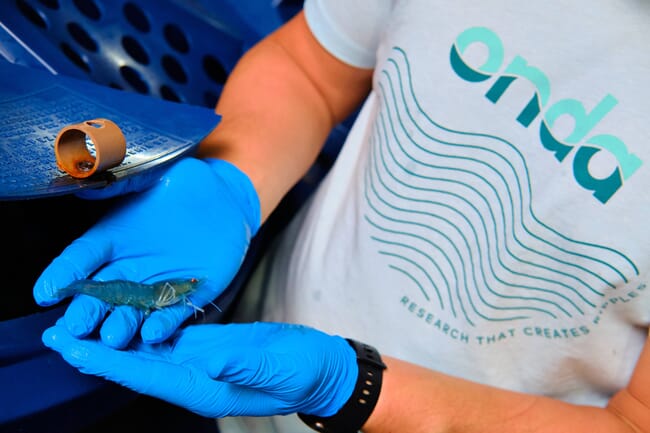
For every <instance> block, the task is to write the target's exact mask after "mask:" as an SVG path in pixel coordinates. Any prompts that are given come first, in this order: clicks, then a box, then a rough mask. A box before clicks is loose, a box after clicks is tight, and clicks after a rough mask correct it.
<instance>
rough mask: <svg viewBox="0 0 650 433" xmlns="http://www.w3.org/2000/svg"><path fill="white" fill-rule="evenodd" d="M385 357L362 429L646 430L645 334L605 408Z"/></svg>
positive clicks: (377, 432)
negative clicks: (628, 375) (624, 381)
mask: <svg viewBox="0 0 650 433" xmlns="http://www.w3.org/2000/svg"><path fill="white" fill-rule="evenodd" d="M384 358H385V359H384V361H385V362H386V364H387V365H388V369H387V370H386V371H385V373H384V384H383V386H382V391H381V394H380V398H379V401H378V403H377V406H376V407H375V410H374V412H373V414H372V416H371V417H370V419H369V420H368V422H366V424H365V426H364V429H363V431H364V432H365V433H384V432H391V433H397V432H408V433H420V432H427V433H452V432H453V433H455V432H463V433H474V432H476V433H479V432H480V433H492V432H494V433H519V432H526V433H558V432H571V433H582V432H584V433H648V432H650V423H649V422H650V338H649V339H648V341H646V344H645V348H644V351H643V353H642V354H641V357H640V358H639V361H638V363H637V366H636V369H635V370H634V374H633V377H632V379H631V380H630V383H629V384H628V386H627V388H626V389H625V390H623V391H621V392H619V393H618V394H616V396H615V397H614V398H613V399H612V400H611V402H610V404H609V406H608V407H607V408H597V407H591V406H577V405H572V404H568V403H564V402H561V401H558V400H553V399H550V398H545V397H538V396H533V395H528V394H522V393H517V392H511V391H506V390H502V389H498V388H494V387H490V386H485V385H480V384H477V383H473V382H469V381H466V380H463V379H459V378H455V377H450V376H447V375H444V374H440V373H436V372H434V371H431V370H427V369H425V368H422V367H419V366H415V365H413V364H409V363H406V362H403V361H399V360H397V359H393V358H387V357H384Z"/></svg>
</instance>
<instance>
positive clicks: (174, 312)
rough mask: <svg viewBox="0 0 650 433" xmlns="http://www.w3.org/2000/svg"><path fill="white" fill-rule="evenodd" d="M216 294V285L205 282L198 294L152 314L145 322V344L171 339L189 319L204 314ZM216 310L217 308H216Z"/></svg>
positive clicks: (143, 334)
mask: <svg viewBox="0 0 650 433" xmlns="http://www.w3.org/2000/svg"><path fill="white" fill-rule="evenodd" d="M214 293H216V290H215V287H214V283H212V282H211V281H205V282H203V283H202V284H201V286H200V288H199V290H197V292H196V293H193V294H192V295H190V296H188V297H187V299H185V300H184V301H181V302H179V303H177V304H175V305H171V306H169V307H165V308H164V309H161V310H157V311H154V312H152V313H151V314H150V315H149V317H147V318H146V319H145V320H144V323H143V324H142V329H141V330H140V335H141V337H142V340H143V341H144V342H145V343H160V342H161V341H164V340H166V339H167V338H169V337H170V336H171V335H172V334H173V333H174V332H175V331H176V329H178V327H179V326H180V325H181V324H182V323H183V322H184V321H185V320H187V319H188V318H189V317H191V316H193V315H197V314H203V313H204V308H205V307H206V306H207V305H208V304H210V302H212V300H211V297H214V295H213V294H214ZM215 308H216V307H215Z"/></svg>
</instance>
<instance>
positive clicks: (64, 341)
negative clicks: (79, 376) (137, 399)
mask: <svg viewBox="0 0 650 433" xmlns="http://www.w3.org/2000/svg"><path fill="white" fill-rule="evenodd" d="M42 340H43V343H44V344H45V345H46V346H47V347H49V348H51V349H53V350H56V351H57V352H59V353H60V354H61V356H62V357H63V358H64V359H65V360H66V362H68V363H69V364H71V365H72V366H74V367H76V368H77V369H79V371H81V372H82V373H85V374H92V375H96V376H101V377H104V378H106V379H108V380H111V381H113V382H116V383H118V384H120V385H122V386H125V387H127V388H129V389H131V390H133V391H135V392H138V393H142V394H147V395H150V396H152V397H156V398H160V399H163V400H166V401H168V402H170V403H172V404H175V405H178V406H182V407H185V408H187V409H189V410H192V411H194V412H196V413H198V414H201V415H203V416H209V417H219V416H225V415H226V414H227V412H226V411H224V410H223V408H221V409H220V408H219V403H220V402H221V403H223V404H226V407H228V406H230V405H231V404H233V403H232V401H233V399H232V398H231V397H232V396H233V395H232V390H230V389H229V388H231V387H230V386H229V385H227V384H222V383H219V382H216V381H212V380H211V379H209V378H208V377H207V376H206V375H205V373H202V372H201V371H200V370H197V369H192V368H189V367H185V366H182V365H177V364H173V363H170V362H168V361H166V360H164V359H162V358H161V359H158V358H157V357H156V356H155V352H148V353H147V354H146V355H145V356H141V353H140V352H138V351H124V350H115V349H111V348H109V347H107V346H106V345H104V344H102V343H98V342H96V341H91V340H78V339H76V338H74V337H73V336H71V335H70V334H68V333H67V332H66V330H65V329H64V328H62V327H60V326H56V325H55V326H53V327H51V328H48V329H46V330H45V331H44V332H43V336H42ZM206 396H210V398H209V401H208V403H206V400H208V399H206Z"/></svg>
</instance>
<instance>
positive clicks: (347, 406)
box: [298, 339, 386, 433]
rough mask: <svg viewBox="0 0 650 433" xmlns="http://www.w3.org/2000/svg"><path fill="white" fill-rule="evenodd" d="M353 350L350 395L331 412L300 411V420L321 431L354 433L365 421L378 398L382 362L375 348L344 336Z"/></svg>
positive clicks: (383, 365) (325, 432)
mask: <svg viewBox="0 0 650 433" xmlns="http://www.w3.org/2000/svg"><path fill="white" fill-rule="evenodd" d="M346 340H347V342H348V344H349V345H350V347H352V349H353V350H354V351H355V353H356V361H357V368H358V373H357V379H356V383H355V386H354V389H353V391H352V394H351V396H350V397H349V398H348V400H347V401H346V402H345V403H344V404H343V406H342V407H341V408H340V409H339V410H338V412H336V413H335V414H334V415H331V416H325V417H319V416H314V415H307V414H303V413H299V414H298V416H299V417H300V419H301V420H302V421H303V422H304V423H305V424H307V425H308V426H309V427H311V428H312V429H313V430H315V431H318V432H322V433H356V432H357V431H358V430H360V429H361V427H362V426H363V425H364V424H365V423H366V421H367V420H368V418H369V417H370V415H371V414H372V412H373V409H374V408H375V405H376V403H377V401H378V399H379V394H380V391H381V385H382V376H383V370H384V369H386V365H385V364H384V363H383V361H382V359H381V356H380V355H379V352H377V350H376V349H375V348H374V347H372V346H370V345H367V344H365V343H360V342H358V341H355V340H352V339H346Z"/></svg>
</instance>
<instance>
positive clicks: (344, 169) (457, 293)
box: [258, 0, 650, 406]
mask: <svg viewBox="0 0 650 433" xmlns="http://www.w3.org/2000/svg"><path fill="white" fill-rule="evenodd" d="M305 12H306V16H307V19H308V23H309V25H310V27H311V28H312V30H313V31H314V33H315V35H316V37H317V38H318V39H319V40H320V42H321V43H322V44H323V45H324V47H325V48H326V49H327V50H329V51H330V52H331V53H333V54H334V55H335V56H337V57H338V58H340V59H341V60H343V61H345V62H347V63H350V64H353V65H356V66H361V67H373V66H375V65H376V66H375V72H374V80H373V90H372V93H371V95H370V96H369V98H368V100H367V102H366V103H365V105H364V106H363V109H362V110H361V112H360V114H359V116H358V118H357V121H356V122H355V124H354V126H353V128H352V130H351V132H350V134H349V136H348V138H347V140H346V143H345V145H344V147H343V149H342V151H341V153H340V155H339V157H338V159H337V161H336V163H335V165H334V167H333V168H332V170H331V171H330V172H329V173H328V175H327V177H326V179H325V180H324V181H323V183H322V184H321V185H320V187H319V188H318V190H317V192H316V193H315V195H314V196H313V197H312V198H311V200H310V201H309V202H308V204H307V205H306V206H305V207H304V208H303V209H302V210H301V212H300V213H299V215H297V217H296V218H295V219H294V220H293V221H292V223H291V225H290V226H289V228H288V229H287V230H286V233H284V235H283V237H282V239H281V241H280V242H279V243H278V245H277V246H276V248H275V249H274V251H273V254H272V255H271V256H269V258H268V260H267V261H266V263H265V265H266V268H265V271H266V272H267V274H266V275H265V281H264V283H265V284H266V287H265V290H266V301H267V303H266V306H265V307H266V308H265V315H264V319H266V320H277V321H291V322H298V323H303V324H307V325H311V326H314V327H317V328H319V329H321V330H324V331H326V332H330V333H335V334H339V335H343V336H346V337H351V338H356V339H359V340H361V341H364V342H367V343H369V344H372V345H374V346H376V347H377V348H378V349H379V350H380V352H382V353H384V354H389V355H392V356H395V357H398V358H402V359H405V360H408V361H411V362H414V363H417V364H420V365H423V366H425V367H428V368H431V369H434V370H437V371H441V372H444V373H447V374H451V375H455V376H460V377H463V378H466V379H469V380H472V381H476V382H481V383H485V384H490V385H494V386H498V387H502V388H507V389H511V390H516V391H523V392H528V393H534V394H540V395H546V396H550V397H554V398H558V399H561V400H564V401H568V402H573V403H579V404H591V405H598V406H603V405H605V404H606V402H607V400H608V398H609V397H610V396H611V394H612V393H613V392H615V391H616V390H618V389H620V388H622V387H624V386H625V385H626V383H627V381H628V379H629V377H630V374H631V372H632V370H633V368H634V366H635V363H636V361H637V358H638V355H639V353H640V351H641V349H642V347H643V344H644V342H645V339H646V336H647V333H648V331H647V328H648V325H649V323H650V288H647V284H648V270H649V265H650V228H649V222H650V218H649V217H650V146H649V145H648V143H649V142H650V128H649V126H648V125H649V121H648V118H649V112H650V102H649V101H650V86H648V85H647V81H648V77H650V56H648V47H649V46H650V30H648V24H647V23H648V22H650V3H647V2H637V1H622V2H611V1H609V0H592V1H589V2H587V1H582V2H581V1H577V2H566V1H550V2H543V3H539V2H507V1H492V2H476V1H468V0H464V1H457V2H451V3H450V2H443V1H425V0H412V1H406V0H405V1H392V2H391V1H370V0H367V1H365V0H364V1H361V0H359V1H344V0H336V1H332V0H329V1H327V0H322V1H319V0H314V1H311V0H307V1H306V2H305ZM258 277H259V275H258Z"/></svg>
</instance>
